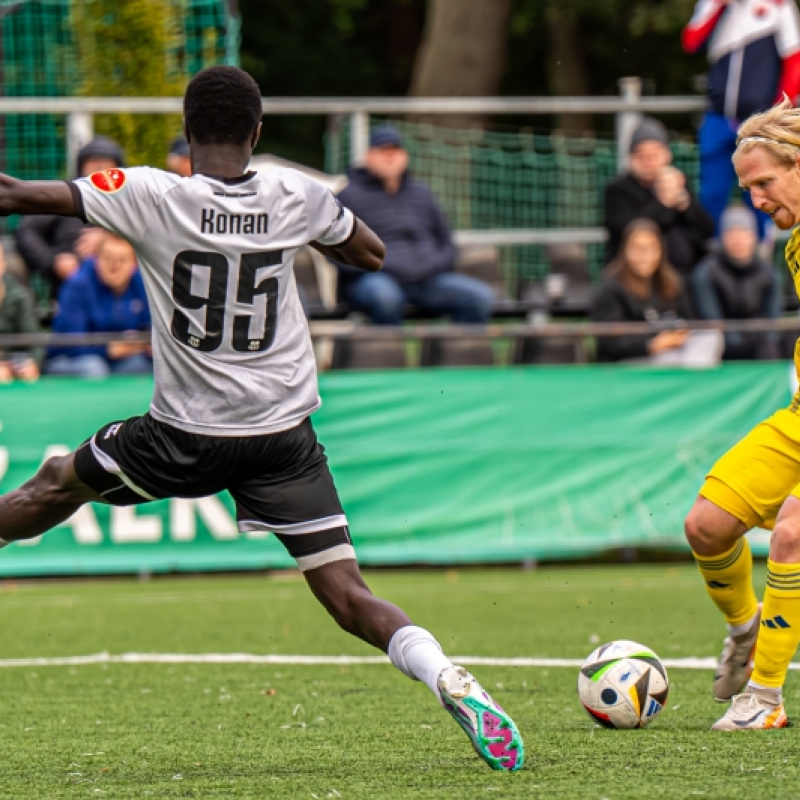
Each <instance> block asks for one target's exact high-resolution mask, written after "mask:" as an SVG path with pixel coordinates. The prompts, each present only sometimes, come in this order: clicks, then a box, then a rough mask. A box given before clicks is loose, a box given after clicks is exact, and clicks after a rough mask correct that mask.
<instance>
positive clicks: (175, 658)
mask: <svg viewBox="0 0 800 800" xmlns="http://www.w3.org/2000/svg"><path fill="white" fill-rule="evenodd" d="M452 660H453V661H454V662H455V663H456V664H463V665H465V666H485V667H551V668H561V667H568V668H571V669H577V668H579V667H580V666H581V664H583V661H581V660H580V659H577V658H495V657H492V656H453V657H452ZM388 663H389V659H388V658H386V656H344V655H342V656H307V655H278V654H268V655H257V654H254V653H118V654H113V653H91V654H89V655H84V656H56V657H53V658H6V659H0V667H82V666H88V665H90V664H283V665H297V666H303V665H322V666H334V667H335V666H351V665H362V664H388ZM663 663H664V666H665V667H667V668H668V669H713V668H714V667H715V666H716V665H717V660H716V659H715V658H666V659H664V660H663ZM789 669H795V670H797V669H800V663H793V664H790V665H789Z"/></svg>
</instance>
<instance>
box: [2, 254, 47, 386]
mask: <svg viewBox="0 0 800 800" xmlns="http://www.w3.org/2000/svg"><path fill="white" fill-rule="evenodd" d="M38 331H39V325H38V323H37V322H36V314H35V312H34V308H33V300H32V298H31V296H30V294H29V293H28V290H27V289H26V288H25V287H24V286H23V285H22V284H21V283H20V282H19V281H18V280H17V279H16V278H15V277H14V276H13V275H11V274H10V273H9V272H7V271H6V259H5V254H4V252H3V250H2V248H0V334H5V333H38ZM42 355H43V351H42V348H41V347H22V348H14V349H10V350H5V349H0V383H9V382H11V381H12V380H14V379H15V378H16V379H18V380H22V381H31V382H32V381H35V380H38V378H39V365H40V364H41V361H42Z"/></svg>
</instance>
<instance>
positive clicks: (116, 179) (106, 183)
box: [89, 169, 125, 194]
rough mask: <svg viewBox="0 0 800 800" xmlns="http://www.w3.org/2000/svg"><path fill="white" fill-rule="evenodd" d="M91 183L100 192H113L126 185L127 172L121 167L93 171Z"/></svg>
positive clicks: (90, 178)
mask: <svg viewBox="0 0 800 800" xmlns="http://www.w3.org/2000/svg"><path fill="white" fill-rule="evenodd" d="M89 183H91V184H92V186H93V187H94V188H95V189H97V190H98V191H100V192H105V194H113V193H114V192H118V191H119V190H120V189H121V188H122V187H123V186H124V185H125V173H124V172H123V171H122V170H121V169H104V170H101V171H100V172H93V173H92V174H91V175H90V176H89Z"/></svg>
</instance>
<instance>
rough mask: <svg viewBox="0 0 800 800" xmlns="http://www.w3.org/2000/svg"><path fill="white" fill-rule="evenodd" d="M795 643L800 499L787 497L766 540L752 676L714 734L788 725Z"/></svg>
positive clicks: (799, 614)
mask: <svg viewBox="0 0 800 800" xmlns="http://www.w3.org/2000/svg"><path fill="white" fill-rule="evenodd" d="M798 644H800V499H798V498H797V497H795V496H793V495H790V496H789V497H788V498H787V499H786V502H785V503H784V504H783V506H782V507H781V510H780V513H779V514H778V519H777V521H776V523H775V528H774V530H773V532H772V539H771V541H770V547H769V560H768V561H767V587H766V589H765V590H764V605H763V609H762V612H761V624H760V626H759V631H758V642H757V643H756V657H755V668H754V670H753V675H752V677H751V678H750V681H749V683H748V684H747V689H746V690H745V691H744V692H743V693H742V694H740V695H737V696H736V697H735V698H734V700H733V703H732V704H731V707H730V708H729V709H728V712H727V713H726V714H725V716H723V717H722V719H720V720H718V721H717V722H716V723H715V724H714V725H713V729H714V730H718V731H720V730H721V731H730V730H764V729H768V728H785V727H786V726H787V725H788V724H789V720H788V718H787V716H786V711H785V710H784V707H783V684H784V682H785V681H786V674H787V672H788V671H789V663H790V662H791V660H792V658H793V657H794V654H795V652H796V651H797V646H798Z"/></svg>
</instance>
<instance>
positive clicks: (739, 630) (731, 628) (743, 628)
mask: <svg viewBox="0 0 800 800" xmlns="http://www.w3.org/2000/svg"><path fill="white" fill-rule="evenodd" d="M757 616H758V612H756V613H755V614H753V616H752V617H750V619H749V620H747V622H743V623H742V624H741V625H728V633H729V634H730V635H731V636H741V635H742V634H743V633H747V631H749V630H750V628H752V627H753V621H754V620H755V618H756V617H757Z"/></svg>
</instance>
